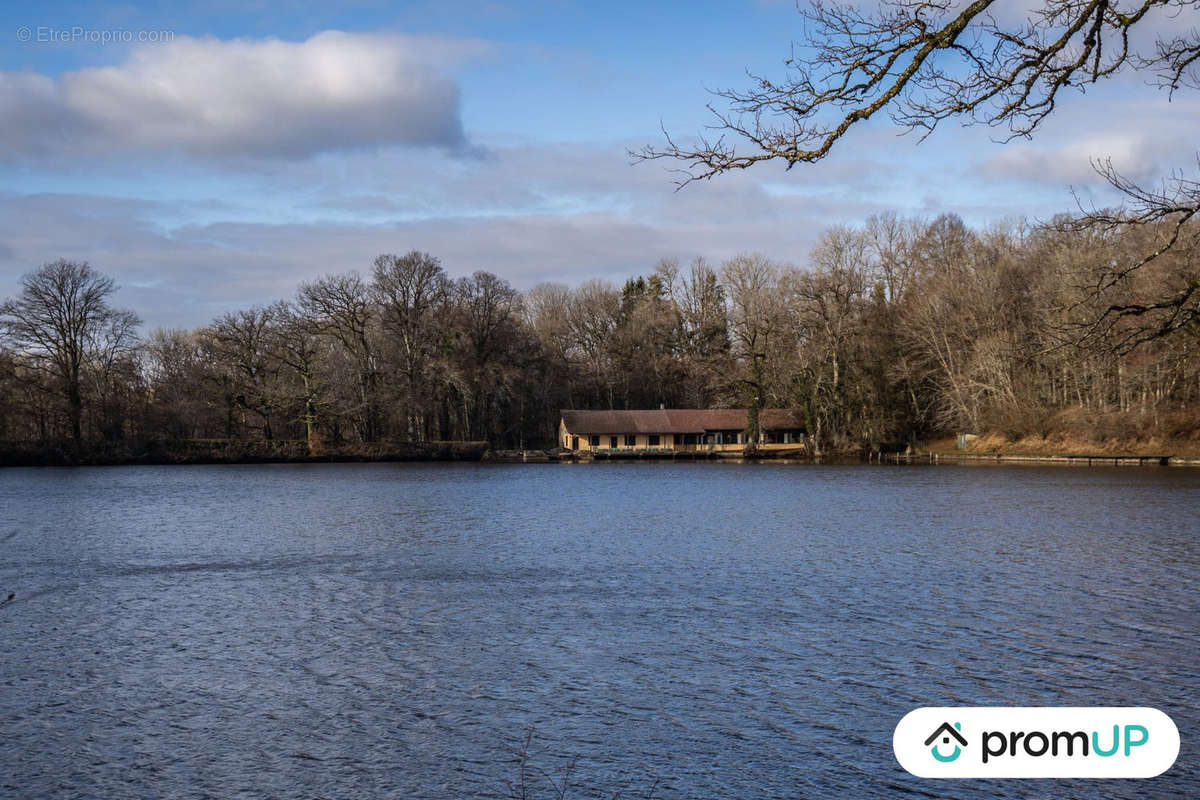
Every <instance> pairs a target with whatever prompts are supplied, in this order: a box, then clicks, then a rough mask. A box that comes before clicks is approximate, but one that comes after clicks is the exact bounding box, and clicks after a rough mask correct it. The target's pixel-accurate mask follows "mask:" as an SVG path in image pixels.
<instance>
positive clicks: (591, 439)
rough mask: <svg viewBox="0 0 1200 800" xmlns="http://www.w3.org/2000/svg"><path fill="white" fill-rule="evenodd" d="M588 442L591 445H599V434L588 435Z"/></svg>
mask: <svg viewBox="0 0 1200 800" xmlns="http://www.w3.org/2000/svg"><path fill="white" fill-rule="evenodd" d="M588 444H590V445H591V446H592V447H599V446H600V437H599V436H589V437H588Z"/></svg>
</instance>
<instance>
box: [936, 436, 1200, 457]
mask: <svg viewBox="0 0 1200 800" xmlns="http://www.w3.org/2000/svg"><path fill="white" fill-rule="evenodd" d="M918 452H920V453H935V454H939V455H978V456H1030V457H1034V456H1036V457H1043V458H1050V457H1072V456H1074V457H1078V456H1106V457H1110V458H1119V457H1129V458H1134V457H1138V456H1171V457H1174V458H1182V459H1189V460H1192V459H1200V441H1198V440H1196V439H1193V438H1188V439H1179V438H1160V437H1147V438H1138V437H1128V438H1126V437H1113V438H1103V439H1097V438H1092V437H1076V436H1071V435H1067V434H1058V435H1054V434H1052V435H1050V436H1021V437H1009V436H1005V435H1004V434H1001V433H996V432H989V433H985V434H982V435H980V436H979V437H977V438H976V439H974V440H972V441H970V442H968V443H967V447H966V449H965V450H959V449H958V447H957V440H956V439H955V438H954V437H949V438H945V439H935V440H932V441H929V442H923V443H922V444H921V446H920V447H919V448H918Z"/></svg>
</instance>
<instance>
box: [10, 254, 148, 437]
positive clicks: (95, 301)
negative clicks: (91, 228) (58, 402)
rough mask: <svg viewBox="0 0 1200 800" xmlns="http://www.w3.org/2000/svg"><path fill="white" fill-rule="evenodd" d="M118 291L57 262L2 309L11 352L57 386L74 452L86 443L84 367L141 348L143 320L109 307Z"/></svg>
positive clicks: (105, 280)
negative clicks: (84, 427) (64, 406)
mask: <svg viewBox="0 0 1200 800" xmlns="http://www.w3.org/2000/svg"><path fill="white" fill-rule="evenodd" d="M114 291H116V284H115V283H114V282H113V279H112V278H110V277H108V276H106V275H101V274H100V273H98V272H96V271H95V270H93V269H92V268H91V267H90V266H89V265H88V263H87V262H86V261H82V262H76V261H67V260H65V259H59V260H58V261H52V262H50V263H48V264H45V265H44V266H42V267H41V268H40V269H37V270H35V271H33V272H30V273H28V274H26V275H25V276H24V277H23V278H22V279H21V294H20V295H19V296H18V297H16V298H13V299H10V300H8V301H7V302H5V303H4V304H3V305H2V306H0V326H2V330H3V332H4V334H5V335H6V337H7V339H8V340H9V342H10V343H11V345H12V347H13V348H14V349H15V350H17V351H18V352H20V353H21V354H23V355H24V356H25V357H27V358H28V359H29V362H30V364H31V365H32V366H33V368H34V369H35V370H37V371H40V372H41V373H43V374H45V375H48V376H50V377H51V378H52V379H53V380H54V381H56V382H57V383H58V384H59V386H60V388H61V391H62V394H63V397H64V399H65V400H66V406H67V416H68V419H69V421H70V426H71V438H72V440H73V441H74V442H75V445H76V447H79V445H81V444H82V442H83V428H82V418H83V404H84V397H83V388H82V377H83V373H84V369H85V367H86V366H87V365H88V363H89V361H90V360H92V359H95V358H97V357H100V358H103V359H105V360H107V361H108V362H109V363H111V362H112V361H113V360H115V359H116V358H117V357H118V356H119V355H120V354H122V353H127V352H130V351H132V349H133V348H134V347H136V345H137V333H136V328H137V326H138V324H140V320H139V319H138V318H137V316H136V315H134V314H133V313H132V312H129V311H121V310H118V309H114V308H112V307H111V306H109V304H108V297H109V295H111V294H112V293H113V292H114Z"/></svg>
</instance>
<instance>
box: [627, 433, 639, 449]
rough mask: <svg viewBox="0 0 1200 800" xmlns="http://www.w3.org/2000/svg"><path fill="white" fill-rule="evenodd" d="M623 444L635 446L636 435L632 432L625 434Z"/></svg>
mask: <svg viewBox="0 0 1200 800" xmlns="http://www.w3.org/2000/svg"><path fill="white" fill-rule="evenodd" d="M625 446H626V447H637V436H636V435H634V434H632V433H627V434H625Z"/></svg>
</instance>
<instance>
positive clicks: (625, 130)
mask: <svg viewBox="0 0 1200 800" xmlns="http://www.w3.org/2000/svg"><path fill="white" fill-rule="evenodd" d="M1014 7H1015V3H1014ZM1164 24H1168V25H1171V24H1173V25H1182V24H1185V21H1181V20H1174V21H1170V22H1167V23H1164ZM124 31H129V32H131V35H132V36H133V37H138V36H141V37H143V38H145V37H147V36H148V37H150V38H151V41H146V42H138V41H131V42H122V41H97V39H101V38H103V37H105V36H107V37H109V38H113V37H114V36H115V37H116V38H118V39H119V38H121V37H122V36H125V34H124V33H123V32H124ZM164 31H166V32H170V34H171V41H161V39H162V38H163V35H162V32H164ZM23 32H24V33H23ZM800 32H801V27H800V17H799V15H798V14H797V13H796V10H795V7H794V6H793V4H791V3H788V2H769V1H768V0H760V1H759V2H744V3H738V2H712V3H699V2H690V3H656V4H648V5H644V4H641V3H616V2H608V3H603V4H600V3H573V2H516V3H512V2H502V1H501V0H495V1H494V2H462V3H454V2H422V3H388V2H369V1H368V2H349V3H328V2H291V3H275V2H268V1H267V0H250V1H249V2H246V1H243V2H227V1H226V0H217V2H208V3H203V4H200V3H196V4H190V3H186V2H184V3H166V2H163V3H137V2H126V3H81V2H74V3H43V4H41V5H39V6H37V7H34V6H27V7H25V8H19V7H15V5H14V4H6V5H5V6H4V7H3V8H0V37H3V41H4V45H3V46H2V47H0V165H2V167H0V296H5V295H10V294H12V293H14V292H15V291H16V288H17V286H18V281H19V278H20V275H21V274H23V273H24V272H26V271H28V270H30V269H33V268H35V267H37V266H38V265H39V264H41V263H43V262H45V261H49V260H53V259H55V258H58V257H67V258H81V259H87V260H89V261H90V262H91V263H92V264H93V265H94V266H95V267H97V268H98V269H100V270H102V271H104V272H106V273H109V274H112V275H114V276H115V277H116V278H117V280H118V282H119V283H120V284H121V285H122V287H123V288H122V290H121V292H120V294H119V295H118V297H117V301H118V302H119V303H120V304H122V305H125V306H127V307H131V308H133V309H134V310H136V311H137V312H138V313H139V314H140V315H141V316H142V317H143V318H144V319H145V320H146V323H147V327H156V326H194V325H199V324H203V323H204V322H206V321H207V320H209V319H211V318H212V317H213V316H214V315H216V314H219V313H221V312H223V311H227V310H232V309H234V308H237V307H242V306H247V305H251V304H254V303H263V302H270V301H272V300H274V299H277V298H280V297H287V296H290V295H291V294H292V293H293V292H294V290H295V287H296V285H297V284H298V283H299V282H300V281H302V280H307V279H311V278H313V277H315V276H317V275H320V274H323V273H328V272H342V271H347V270H350V269H359V270H364V271H365V270H366V269H367V268H368V267H369V265H370V262H371V260H372V259H373V257H374V256H375V255H376V254H378V253H380V252H404V251H407V250H409V249H414V248H416V249H421V250H427V251H429V252H431V253H433V254H434V255H437V256H439V257H440V258H441V259H442V261H443V264H444V265H445V267H446V269H447V271H449V272H450V273H451V274H452V275H460V274H468V273H470V272H472V271H474V270H476V269H488V270H491V271H493V272H496V273H497V274H499V275H501V276H502V277H505V278H507V279H508V280H510V281H511V282H512V283H513V284H514V285H516V286H517V287H518V288H528V287H530V286H532V285H534V284H536V283H538V282H539V281H543V280H557V281H562V282H566V283H568V284H578V283H580V282H582V281H584V280H587V279H591V278H601V279H607V280H613V281H620V280H622V279H623V278H625V277H627V276H629V275H632V274H636V273H639V272H646V271H648V270H650V269H653V266H654V264H655V263H656V262H657V261H658V260H659V259H661V258H664V257H675V258H680V259H682V260H687V259H690V258H692V257H694V256H697V255H704V256H706V257H708V258H710V259H713V260H715V261H720V260H721V259H723V258H728V257H730V256H732V255H734V254H736V253H739V252H748V251H759V252H762V253H764V254H766V255H768V256H769V257H771V258H774V259H777V260H779V261H784V262H789V263H793V264H797V265H800V266H803V264H804V263H805V260H806V258H807V254H808V251H809V249H810V248H811V246H812V244H813V242H814V240H815V239H816V237H817V235H818V234H819V233H820V231H821V229H822V228H824V227H827V226H829V225H832V224H839V223H840V224H857V223H861V222H862V221H863V220H864V219H865V218H866V217H867V216H869V215H870V214H872V213H876V212H878V211H883V210H895V211H897V212H899V213H901V214H906V215H921V216H927V217H932V216H934V215H936V214H939V213H943V212H947V211H951V212H955V213H959V214H961V215H962V216H963V217H964V218H966V219H967V220H968V221H969V222H971V223H973V224H977V225H984V224H987V223H989V222H993V221H998V220H1000V219H1002V218H1006V217H1015V216H1025V217H1030V218H1038V217H1045V216H1048V215H1050V214H1052V213H1054V212H1056V211H1060V210H1068V209H1070V208H1071V206H1072V203H1073V200H1072V197H1071V194H1070V187H1074V188H1075V190H1076V191H1077V192H1079V193H1080V194H1082V195H1083V196H1084V197H1095V198H1097V199H1099V200H1103V199H1104V197H1105V196H1104V194H1103V190H1102V187H1100V186H1099V185H1098V184H1097V182H1096V180H1095V178H1094V176H1093V174H1092V173H1091V171H1090V167H1089V163H1088V162H1089V159H1090V158H1097V157H1105V156H1110V155H1111V156H1113V157H1114V159H1115V161H1116V162H1117V164H1118V166H1120V167H1121V168H1123V169H1125V170H1126V171H1127V172H1129V173H1131V174H1132V175H1134V176H1136V177H1138V178H1141V179H1148V180H1153V179H1155V178H1157V177H1161V176H1162V175H1163V174H1165V173H1166V172H1167V171H1168V170H1170V169H1172V168H1179V167H1187V166H1188V165H1189V164H1194V158H1195V150H1196V142H1195V138H1196V137H1195V133H1194V132H1195V131H1196V130H1198V129H1200V103H1198V102H1197V97H1196V96H1195V94H1192V95H1190V96H1188V95H1177V96H1176V98H1175V99H1174V100H1173V101H1172V102H1169V103H1168V101H1167V98H1166V96H1165V94H1163V93H1161V92H1158V91H1156V90H1154V89H1152V88H1147V87H1146V86H1145V85H1144V83H1143V80H1144V79H1143V78H1141V77H1138V76H1127V77H1122V78H1119V79H1118V80H1115V81H1112V82H1111V83H1110V84H1108V85H1105V86H1103V87H1099V88H1095V89H1092V90H1090V91H1089V93H1088V95H1087V96H1086V97H1079V96H1071V97H1067V98H1065V99H1064V101H1063V102H1062V103H1061V105H1060V110H1059V112H1058V113H1057V114H1056V116H1055V117H1054V118H1053V119H1052V120H1051V121H1050V123H1049V124H1047V125H1046V126H1045V127H1044V129H1043V130H1041V131H1039V133H1038V135H1037V136H1036V137H1035V139H1034V140H1033V141H1032V142H1017V143H1009V144H1007V145H1001V144H998V143H996V142H995V141H993V137H994V135H995V132H994V131H990V130H988V129H986V128H978V127H974V128H963V127H960V126H957V125H953V124H951V125H947V126H945V127H944V128H943V129H940V130H939V131H938V132H937V133H935V135H934V136H933V137H932V138H931V139H929V140H927V141H926V142H925V143H924V144H923V145H920V146H918V145H917V144H916V140H915V138H914V137H911V136H908V137H904V136H898V134H899V133H900V132H899V131H898V130H897V129H895V128H893V127H891V126H890V125H889V124H887V123H886V122H881V123H878V124H876V123H872V124H870V125H868V126H864V127H863V129H862V130H860V131H857V132H855V133H854V135H853V136H852V137H850V139H849V140H848V141H846V142H844V143H843V146H842V147H841V148H840V149H839V150H837V151H835V153H834V155H833V156H831V157H830V158H829V159H827V160H826V161H825V162H823V163H821V164H819V165H816V166H814V167H809V168H797V169H795V170H793V171H791V172H784V171H783V170H781V169H779V168H777V167H775V166H773V165H768V166H763V167H760V168H759V169H757V170H751V171H748V172H746V173H742V174H738V175H731V176H727V177H723V178H720V179H717V180H715V181H712V182H707V183H702V184H694V185H692V186H689V187H688V188H686V189H685V190H683V191H681V192H675V191H674V186H673V185H672V183H671V176H670V175H669V174H668V173H667V172H666V171H665V167H666V166H667V165H665V164H662V163H650V164H640V165H631V164H630V163H629V158H628V156H627V155H626V151H627V149H629V148H638V147H640V146H641V145H643V144H648V143H652V144H659V143H660V142H661V134H660V132H659V127H660V124H661V125H664V126H666V128H667V129H668V130H670V131H671V132H672V134H673V135H681V136H685V137H686V136H687V135H689V134H692V133H694V132H696V131H698V130H700V129H701V128H702V127H703V126H704V125H705V124H707V123H708V122H709V117H708V116H707V112H706V111H705V110H704V105H705V103H706V102H708V101H709V100H710V99H711V96H710V95H709V94H708V92H707V91H706V90H707V89H708V88H719V87H726V86H739V87H740V86H744V85H745V80H746V79H745V71H746V70H747V69H749V70H752V71H756V72H762V73H765V74H770V75H776V76H778V75H780V74H781V70H782V64H781V62H782V60H783V59H784V58H785V57H786V56H787V54H788V48H789V43H790V41H791V40H792V39H794V38H797V37H798V36H799V34H800ZM56 38H57V39H59V40H57V41H56V40H55V39H56ZM23 39H27V40H23ZM61 39H66V41H62V40H61ZM154 39H158V41H155V40H154Z"/></svg>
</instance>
